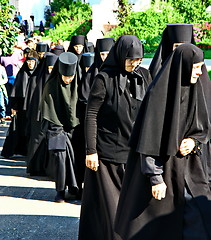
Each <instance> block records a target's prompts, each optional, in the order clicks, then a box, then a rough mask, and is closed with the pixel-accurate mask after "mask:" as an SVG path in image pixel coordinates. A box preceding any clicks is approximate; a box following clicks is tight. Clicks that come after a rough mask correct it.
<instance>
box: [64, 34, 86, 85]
mask: <svg viewBox="0 0 211 240" xmlns="http://www.w3.org/2000/svg"><path fill="white" fill-rule="evenodd" d="M67 51H68V52H72V53H74V54H75V55H76V56H77V57H78V66H77V75H78V79H77V80H78V83H79V82H80V80H81V78H82V68H83V66H82V62H81V56H82V54H83V53H85V52H88V48H87V43H86V38H85V36H84V35H77V36H72V38H71V41H70V45H69V47H68V50H67Z"/></svg>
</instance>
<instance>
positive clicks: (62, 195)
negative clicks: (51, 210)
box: [55, 191, 65, 203]
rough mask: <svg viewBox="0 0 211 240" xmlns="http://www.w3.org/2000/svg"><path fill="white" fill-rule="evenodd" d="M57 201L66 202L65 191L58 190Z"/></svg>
mask: <svg viewBox="0 0 211 240" xmlns="http://www.w3.org/2000/svg"><path fill="white" fill-rule="evenodd" d="M55 202H58V203H63V202H65V191H57V194H56V197H55Z"/></svg>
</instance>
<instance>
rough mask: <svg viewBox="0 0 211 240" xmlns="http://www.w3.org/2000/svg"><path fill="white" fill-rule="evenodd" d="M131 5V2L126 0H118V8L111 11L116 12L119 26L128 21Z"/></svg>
mask: <svg viewBox="0 0 211 240" xmlns="http://www.w3.org/2000/svg"><path fill="white" fill-rule="evenodd" d="M132 7H133V6H132V4H131V3H129V2H128V0H118V9H117V10H114V11H113V12H114V13H117V19H118V20H119V26H120V27H121V26H124V25H125V24H126V23H128V22H129V18H130V14H131V11H132Z"/></svg>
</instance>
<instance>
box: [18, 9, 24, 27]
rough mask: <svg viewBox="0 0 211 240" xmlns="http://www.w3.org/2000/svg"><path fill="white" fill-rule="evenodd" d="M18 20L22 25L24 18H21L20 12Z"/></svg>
mask: <svg viewBox="0 0 211 240" xmlns="http://www.w3.org/2000/svg"><path fill="white" fill-rule="evenodd" d="M17 18H18V19H19V23H20V24H22V22H23V18H22V16H21V13H20V12H18V14H17Z"/></svg>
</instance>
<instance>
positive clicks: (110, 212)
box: [79, 161, 124, 240]
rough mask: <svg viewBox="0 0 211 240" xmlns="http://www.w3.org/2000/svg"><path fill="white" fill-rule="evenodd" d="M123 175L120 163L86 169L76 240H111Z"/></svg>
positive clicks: (103, 162) (101, 163) (107, 163)
mask: <svg viewBox="0 0 211 240" xmlns="http://www.w3.org/2000/svg"><path fill="white" fill-rule="evenodd" d="M123 176H124V164H113V163H109V162H106V161H100V162H99V168H98V171H97V172H95V171H93V170H90V169H88V168H86V171H85V180H84V191H83V197H82V204H81V216H80V225H79V239H80V240H87V239H92V240H99V239H100V240H114V239H115V236H114V230H113V229H114V219H115V214H116V208H117V203H118V200H119V194H120V190H121V186H122V180H123Z"/></svg>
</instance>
